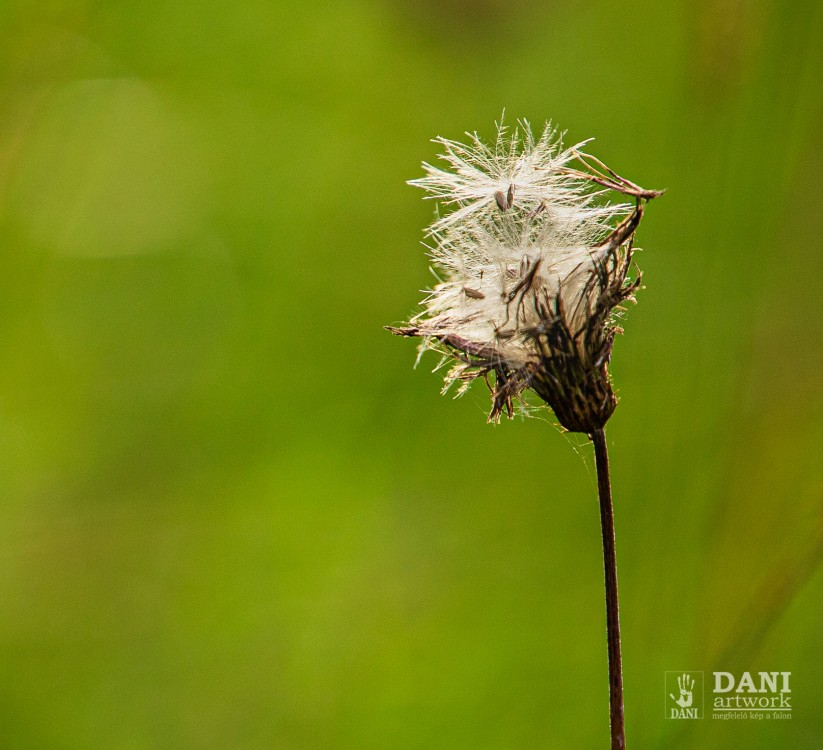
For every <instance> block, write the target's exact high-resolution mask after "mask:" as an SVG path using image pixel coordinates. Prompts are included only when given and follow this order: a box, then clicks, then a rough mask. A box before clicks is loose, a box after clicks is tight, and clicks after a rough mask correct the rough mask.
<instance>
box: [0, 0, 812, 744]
mask: <svg viewBox="0 0 823 750" xmlns="http://www.w3.org/2000/svg"><path fill="white" fill-rule="evenodd" d="M821 71H823V6H821V4H820V3H819V2H816V1H809V2H795V3H788V2H777V1H771V2H769V1H765V0H764V1H762V2H756V1H747V0H697V2H686V1H685V0H682V1H681V2H673V1H665V0H664V1H663V2H650V1H648V0H645V1H640V2H634V3H625V2H616V1H615V0H601V1H599V2H593V3H583V2H574V1H573V2H567V3H551V2H550V3H529V2H526V0H480V1H479V2H468V0H420V1H419V2H415V1H414V0H362V1H360V2H353V1H352V2H340V1H335V0H330V1H329V2H311V1H309V2H291V3H285V2H264V1H263V0H248V1H243V0H241V1H240V2H236V3H229V2H222V3H221V2H215V0H206V1H205V2H199V3H197V2H191V1H189V2H186V1H185V0H179V1H177V2H175V1H174V0H148V1H147V2H136V1H135V0H114V1H109V2H91V0H89V1H87V2H83V1H82V0H75V1H74V2H68V1H61V0H47V1H44V2H36V3H34V2H30V1H28V0H26V1H23V0H3V2H2V3H1V4H0V263H1V264H2V270H1V271H0V310H1V311H2V312H0V336H2V344H3V359H2V367H1V368H0V446H1V449H0V502H1V503H2V506H1V507H2V511H1V512H0V747H2V748H3V749H4V750H6V749H9V750H18V749H22V748H34V749H40V748H43V749H46V750H48V749H51V748H58V749H60V750H75V749H76V750H87V749H92V750H97V749H98V748H99V749H101V750H111V749H114V748H116V749H120V748H122V749H124V750H126V749H132V748H134V749H143V748H152V749H154V748H161V749H165V748H168V749H169V750H189V749H192V750H194V749H200V748H203V749H205V748H209V749H211V748H214V749H221V750H222V749H224V748H225V749H234V748H237V749H238V750H245V749H246V748H248V749H252V748H255V749H256V748H276V749H277V750H281V749H282V750H320V749H323V750H325V749H327V748H328V749H331V750H335V749H338V748H340V749H342V750H349V749H351V750H372V749H374V750H378V749H380V750H383V749H385V748H391V749H392V750H394V749H395V748H396V749H398V750H418V749H419V750H424V749H425V750H430V749H431V748H443V749H445V750H452V749H454V748H472V750H508V749H518V750H519V749H528V750H531V749H536V748H598V747H599V748H605V747H606V746H607V732H608V728H607V726H608V711H607V686H606V648H605V635H604V608H603V602H602V569H601V550H600V546H599V545H600V542H599V525H598V511H597V505H596V500H595V494H594V493H595V481H594V471H593V462H592V458H591V455H590V449H589V447H588V446H587V445H585V444H584V443H583V442H582V441H580V440H577V439H574V438H572V437H564V436H563V435H561V434H560V433H559V432H558V431H557V430H556V429H555V428H554V427H553V426H552V423H551V419H550V418H549V417H548V415H545V416H544V417H543V418H538V419H531V420H526V421H522V420H516V421H515V422H513V423H505V424H502V425H501V426H500V427H490V426H487V425H486V424H485V415H486V411H487V408H488V397H487V394H485V393H483V392H482V389H481V388H479V387H476V389H475V390H474V391H473V392H472V393H471V394H470V395H469V396H467V397H466V398H464V399H463V400H460V401H451V400H448V399H443V398H441V397H440V396H439V395H438V390H439V387H440V379H439V377H438V376H437V375H432V374H431V372H430V370H431V367H432V366H433V365H434V364H435V360H434V359H433V358H428V359H424V365H425V366H421V367H419V368H418V369H417V370H413V369H412V363H413V360H414V356H415V354H414V346H413V344H412V343H411V342H409V341H403V340H399V339H395V338H392V337H391V336H389V335H388V334H387V333H386V332H385V331H384V330H382V325H383V324H387V323H397V322H399V321H401V320H403V319H404V318H406V317H407V315H408V314H409V313H410V312H411V311H412V309H413V308H414V305H415V304H416V303H417V301H418V300H419V297H420V294H419V292H418V290H419V289H422V288H424V287H425V286H427V285H428V284H430V283H431V281H432V277H431V276H430V274H429V271H428V267H427V266H428V264H427V261H426V259H425V257H424V254H423V249H422V248H421V246H420V244H419V242H420V240H421V238H422V228H423V226H424V225H425V224H426V223H428V222H429V220H430V219H431V216H432V205H431V204H430V203H425V202H423V201H422V200H421V194H419V191H414V190H413V189H412V188H409V187H408V186H406V185H405V184H404V182H405V180H407V179H409V178H413V177H416V176H419V175H420V174H421V171H420V162H421V161H422V160H423V159H427V160H431V159H433V158H434V157H435V155H436V153H437V147H436V146H435V145H433V144H431V143H430V142H429V139H430V138H432V137H433V136H436V135H443V136H447V137H457V138H459V137H460V136H461V135H462V133H463V131H464V130H467V129H471V130H473V129H478V130H479V131H480V132H481V134H484V135H486V136H488V137H491V136H492V135H493V132H494V129H493V127H494V126H493V123H494V121H495V119H497V118H499V116H500V114H501V112H502V110H503V109H504V108H505V109H506V112H507V116H508V117H509V118H511V119H514V118H516V117H527V118H529V119H530V120H532V121H533V122H535V123H536V124H538V125H539V124H541V123H542V122H543V121H544V120H545V119H548V118H551V119H553V120H554V121H555V122H556V123H557V124H558V125H559V126H561V127H562V128H565V129H568V136H567V140H569V141H571V140H574V139H582V138H586V137H589V136H596V137H597V141H596V142H595V144H594V145H593V146H592V149H591V150H592V151H593V153H595V154H596V155H597V156H599V157H601V158H602V159H604V160H605V161H606V162H607V163H609V164H610V165H611V166H613V167H614V168H615V169H617V170H618V171H619V172H621V173H622V174H625V175H626V176H627V177H629V178H631V179H633V180H635V181H636V182H638V183H640V184H641V185H644V186H646V187H666V188H668V189H669V192H668V193H667V194H666V196H665V197H664V198H662V199H660V200H659V201H656V202H655V203H654V204H652V205H651V206H650V207H649V211H648V212H647V216H646V219H645V220H644V223H643V226H642V227H641V232H640V235H639V238H638V241H639V244H640V246H642V247H644V248H645V252H643V253H642V254H639V256H638V261H639V264H640V266H641V268H642V269H643V271H644V272H645V281H646V286H647V288H646V289H645V290H644V291H643V292H642V293H641V295H640V304H639V305H638V306H637V307H636V308H632V309H631V310H630V312H629V315H628V317H627V319H626V329H627V335H626V336H624V337H622V338H620V340H619V341H618V342H617V346H616V351H615V358H614V362H613V368H612V369H613V373H614V376H615V380H616V383H617V386H618V388H619V392H620V396H621V398H622V403H621V405H620V407H619V408H618V410H617V412H616V414H615V416H614V418H613V419H612V421H611V423H610V425H609V439H610V444H611V451H612V462H613V482H614V491H615V499H616V524H617V536H618V558H619V563H620V576H621V579H620V580H621V596H622V599H621V604H622V621H623V630H624V662H625V682H626V715H627V727H628V738H629V739H628V741H629V746H630V747H631V748H637V749H640V748H675V747H678V748H731V747H740V748H743V747H745V748H749V749H752V748H754V749H760V748H792V750H803V749H804V748H815V749H816V748H819V747H821V743H823V715H821V713H820V705H821V702H823V642H822V640H823V636H822V635H821V629H820V622H821V615H823V606H822V605H821V601H823V575H821V573H820V570H819V567H820V560H821V556H823V457H821V452H823V375H821V372H823V316H821V312H822V311H823V304H822V303H821V298H823V273H821V264H822V263H823V242H822V241H821V230H820V223H819V217H820V214H821V206H823V180H821V173H823V138H821V132H823V75H821ZM684 669H688V670H705V671H706V672H707V677H708V672H710V671H711V670H714V669H717V670H726V671H733V672H740V671H743V670H749V671H757V670H776V671H791V672H792V674H793V677H792V680H793V682H792V687H793V691H794V692H793V695H794V701H795V714H794V719H793V720H792V721H773V722H770V723H767V722H756V721H737V722H717V721H712V720H711V718H706V719H704V720H702V721H693V722H679V723H678V722H673V721H667V720H665V719H664V672H665V671H666V670H684Z"/></svg>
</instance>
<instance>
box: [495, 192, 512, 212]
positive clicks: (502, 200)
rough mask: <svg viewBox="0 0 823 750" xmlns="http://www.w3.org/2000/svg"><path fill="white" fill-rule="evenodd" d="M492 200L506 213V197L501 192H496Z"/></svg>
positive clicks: (507, 205) (507, 206) (507, 204)
mask: <svg viewBox="0 0 823 750" xmlns="http://www.w3.org/2000/svg"><path fill="white" fill-rule="evenodd" d="M494 199H495V200H496V201H497V207H498V208H499V209H500V210H501V211H506V210H507V209H508V208H509V205H510V204H509V203H508V202H507V199H506V196H505V195H504V194H503V191H502V190H498V191H497V192H496V193H495V194H494Z"/></svg>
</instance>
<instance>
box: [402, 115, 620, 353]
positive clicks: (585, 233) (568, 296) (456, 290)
mask: <svg viewBox="0 0 823 750" xmlns="http://www.w3.org/2000/svg"><path fill="white" fill-rule="evenodd" d="M468 135H469V137H470V139H471V142H470V143H469V144H468V145H464V144H462V143H458V142H456V141H451V140H447V139H445V138H437V139H436V142H437V143H440V144H441V145H442V146H443V147H444V152H443V154H442V155H441V158H442V159H443V160H444V161H445V162H446V163H447V164H448V166H449V169H440V168H438V167H435V166H432V165H431V164H424V165H423V166H424V169H425V171H426V176H425V177H421V178H419V179H416V180H411V181H410V182H409V184H410V185H414V186H416V187H420V188H423V189H424V190H426V191H427V192H428V193H429V196H427V197H430V198H436V199H438V200H439V201H440V202H441V205H442V206H443V207H445V208H447V209H450V211H449V212H448V213H446V214H445V215H444V216H442V217H440V218H438V219H437V220H436V221H435V222H434V223H433V224H432V225H431V226H430V227H429V228H428V230H427V235H428V236H429V240H430V244H429V245H428V247H429V250H430V255H431V258H432V260H433V261H434V265H435V266H436V268H437V272H438V276H440V277H441V278H442V282H441V283H439V284H437V285H436V286H435V287H434V288H433V289H432V290H431V291H430V292H429V294H428V296H427V297H426V299H425V300H424V301H423V310H422V312H420V313H419V314H418V315H417V316H415V318H413V319H412V321H411V322H412V323H413V324H415V325H418V326H420V327H421V328H422V329H423V330H424V331H425V330H428V331H430V332H431V333H432V334H434V335H440V334H446V335H449V334H451V335H454V336H458V337H460V338H464V339H467V340H469V341H472V342H475V343H479V344H488V345H490V346H494V347H495V348H496V349H497V350H498V352H499V353H500V354H501V356H503V357H504V358H505V359H506V360H508V361H510V362H511V363H512V364H513V365H518V366H523V365H525V364H526V362H527V361H529V360H530V359H532V358H533V355H534V342H533V340H532V337H531V336H530V332H531V331H532V330H533V329H534V327H535V325H537V324H538V323H539V314H538V312H537V311H536V310H535V308H534V306H533V305H529V304H519V303H520V302H521V300H519V299H518V296H519V293H520V292H521V291H523V289H522V286H523V280H524V278H526V276H527V275H528V274H530V273H533V274H534V275H533V277H532V279H531V281H530V284H529V287H530V288H529V290H528V291H527V296H531V295H534V294H536V295H538V296H541V297H548V299H549V301H553V300H554V299H555V298H557V297H558V296H561V297H562V304H563V306H564V307H565V309H566V311H567V312H568V313H569V314H570V315H571V319H572V321H573V322H575V321H576V322H578V323H579V322H581V321H582V319H583V318H584V317H585V316H586V315H587V314H588V312H589V311H590V303H591V302H592V299H590V298H587V295H586V294H585V287H586V284H587V282H588V280H589V278H590V275H591V271H592V269H593V267H594V266H595V264H596V263H597V262H598V261H602V257H600V258H598V253H597V250H596V247H597V245H598V244H599V243H600V242H602V241H603V240H604V239H605V237H606V236H607V235H608V234H609V233H610V232H611V231H612V229H613V224H614V222H615V220H619V219H622V218H624V217H625V216H626V215H627V214H628V213H629V212H630V210H631V206H630V205H628V204H625V203H619V204H609V203H605V204H602V203H601V204H598V198H599V196H600V195H601V194H602V193H605V192H606V190H605V189H592V183H591V182H590V181H588V180H586V179H584V178H582V177H580V176H578V175H577V174H575V173H574V171H573V170H569V171H565V169H566V168H567V167H568V165H569V164H570V163H571V162H573V161H574V160H575V159H576V158H577V156H578V154H579V153H580V148H581V147H582V146H583V145H584V144H585V143H587V142H588V141H584V142H582V143H578V144H576V145H574V146H572V147H570V148H566V149H564V148H563V147H562V143H561V140H560V137H559V135H558V133H557V131H556V130H555V129H553V128H552V127H551V126H550V125H547V126H546V127H545V129H544V130H543V133H542V135H541V136H540V138H535V137H534V135H533V133H532V130H531V127H530V126H529V124H528V122H525V121H521V122H520V123H519V125H518V127H516V128H515V129H514V130H513V131H512V132H511V133H509V131H508V129H507V128H506V126H504V125H502V124H501V125H499V126H498V128H497V138H496V140H495V143H494V145H492V146H489V145H486V144H485V143H483V141H481V140H480V137H479V136H478V135H477V134H476V133H473V134H468ZM570 172H571V173H570ZM518 284H520V285H521V289H518V288H517V287H518ZM590 296H591V295H588V297H590ZM423 346H424V347H426V346H433V347H435V348H437V343H436V341H433V340H432V339H429V340H428V341H426V340H424V342H423Z"/></svg>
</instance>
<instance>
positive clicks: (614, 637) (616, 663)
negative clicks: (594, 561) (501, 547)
mask: <svg viewBox="0 0 823 750" xmlns="http://www.w3.org/2000/svg"><path fill="white" fill-rule="evenodd" d="M589 437H590V438H591V441H592V443H594V458H595V463H596V464H597V490H598V495H599V497H600V530H601V532H602V534H603V568H604V571H605V574H606V636H607V639H608V644H609V717H610V719H611V734H612V746H611V750H624V748H625V747H626V734H625V729H624V724H623V664H622V661H621V659H620V615H619V607H618V604H617V557H616V556H615V551H614V513H613V511H612V489H611V482H610V481H609V454H608V451H607V449H606V433H605V431H604V430H603V428H600V429H599V430H596V431H595V432H593V433H592V434H591V435H590V436H589Z"/></svg>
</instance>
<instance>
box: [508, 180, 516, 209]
mask: <svg viewBox="0 0 823 750" xmlns="http://www.w3.org/2000/svg"><path fill="white" fill-rule="evenodd" d="M512 203H514V183H513V182H512V183H511V184H510V185H509V192H507V193H506V208H511V207H512Z"/></svg>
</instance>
